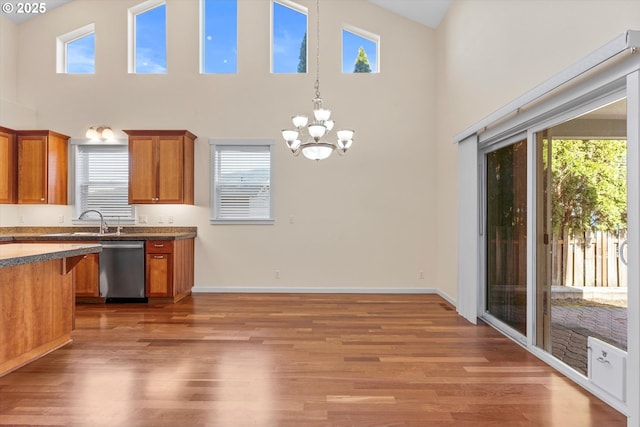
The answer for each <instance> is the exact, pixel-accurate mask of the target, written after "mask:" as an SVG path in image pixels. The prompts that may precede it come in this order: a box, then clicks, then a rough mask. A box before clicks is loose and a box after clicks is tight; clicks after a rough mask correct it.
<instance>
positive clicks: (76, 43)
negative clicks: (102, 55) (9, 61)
mask: <svg viewBox="0 0 640 427" xmlns="http://www.w3.org/2000/svg"><path fill="white" fill-rule="evenodd" d="M95 40H96V38H95V33H91V34H87V35H86V36H83V37H80V38H79V39H76V40H73V41H70V42H67V46H66V48H67V73H69V74H94V73H95V72H96V66H95Z"/></svg>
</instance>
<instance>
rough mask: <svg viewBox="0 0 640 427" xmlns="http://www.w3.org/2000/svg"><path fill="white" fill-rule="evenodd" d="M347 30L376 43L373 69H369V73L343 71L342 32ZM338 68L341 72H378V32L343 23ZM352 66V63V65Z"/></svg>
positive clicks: (351, 72)
mask: <svg viewBox="0 0 640 427" xmlns="http://www.w3.org/2000/svg"><path fill="white" fill-rule="evenodd" d="M345 31H347V32H349V33H351V34H353V35H355V36H358V37H360V38H363V39H366V40H369V41H370V42H373V43H375V45H376V66H375V68H376V69H375V71H373V70H371V72H370V73H354V72H353V71H350V72H345V71H344V66H345V64H344V32H345ZM340 55H341V58H342V59H341V61H340V70H341V71H342V74H380V36H379V35H378V34H375V33H372V32H370V31H367V30H363V29H362V28H358V27H355V26H353V25H348V24H345V25H343V26H342V31H341V33H340ZM352 66H353V65H352Z"/></svg>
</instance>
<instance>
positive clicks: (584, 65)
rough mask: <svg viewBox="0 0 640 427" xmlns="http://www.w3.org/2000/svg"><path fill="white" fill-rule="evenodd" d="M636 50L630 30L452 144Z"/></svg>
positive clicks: (639, 37) (638, 41) (637, 36)
mask: <svg viewBox="0 0 640 427" xmlns="http://www.w3.org/2000/svg"><path fill="white" fill-rule="evenodd" d="M638 47H640V32H638V31H632V30H627V31H625V32H624V33H623V34H622V35H620V36H618V37H616V38H615V39H613V40H611V41H610V42H609V43H607V44H605V45H604V46H602V47H601V48H599V49H597V50H595V51H594V52H592V53H590V54H589V55H587V56H586V57H584V58H582V59H581V60H579V61H578V62H576V63H575V64H573V65H571V66H569V67H568V68H566V69H565V70H563V71H561V72H559V73H558V74H556V75H554V76H553V77H551V78H549V79H547V80H545V81H544V82H542V83H541V84H539V85H538V86H536V87H534V88H533V89H531V90H530V91H528V92H526V93H525V94H523V95H522V96H520V97H518V98H516V99H515V100H513V101H511V102H510V103H509V104H507V105H505V106H504V107H502V108H500V109H499V110H497V111H495V112H494V113H492V114H490V115H489V116H487V117H485V118H484V119H482V120H480V121H479V122H477V123H475V124H474V125H472V126H470V127H469V128H467V129H465V130H464V131H462V132H461V133H459V134H457V135H456V136H454V138H453V139H454V142H460V141H462V140H464V139H466V138H467V137H469V136H470V135H472V134H475V133H478V132H481V131H483V130H485V129H487V128H488V127H489V126H491V125H492V124H494V123H496V122H498V121H499V120H502V119H504V118H505V117H507V116H509V115H510V114H513V113H517V112H519V111H520V109H522V108H523V107H524V106H526V105H528V104H530V103H531V102H533V101H536V100H538V99H540V98H541V97H543V96H544V95H547V94H548V93H549V92H551V91H553V90H555V89H557V88H559V87H561V86H563V85H564V84H566V83H568V82H570V81H572V80H573V79H575V78H576V77H579V76H581V75H582V74H584V73H586V72H587V71H589V70H591V69H593V68H595V67H596V66H598V65H600V64H602V63H604V62H605V61H607V60H609V59H611V58H613V57H615V56H617V55H619V54H620V53H622V52H624V51H626V50H629V49H633V48H638Z"/></svg>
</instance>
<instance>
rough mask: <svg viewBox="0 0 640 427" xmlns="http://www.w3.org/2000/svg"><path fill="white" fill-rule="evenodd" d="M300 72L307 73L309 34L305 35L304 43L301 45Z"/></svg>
mask: <svg viewBox="0 0 640 427" xmlns="http://www.w3.org/2000/svg"><path fill="white" fill-rule="evenodd" d="M298 72H299V73H306V72H307V33H304V37H303V38H302V43H300V55H299V56H298Z"/></svg>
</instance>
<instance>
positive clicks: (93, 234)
mask: <svg viewBox="0 0 640 427" xmlns="http://www.w3.org/2000/svg"><path fill="white" fill-rule="evenodd" d="M121 234H122V233H121ZM117 235H118V233H98V232H97V231H74V232H68V233H50V234H43V235H42V236H46V237H56V236H89V237H100V236H117Z"/></svg>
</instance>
